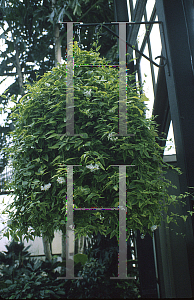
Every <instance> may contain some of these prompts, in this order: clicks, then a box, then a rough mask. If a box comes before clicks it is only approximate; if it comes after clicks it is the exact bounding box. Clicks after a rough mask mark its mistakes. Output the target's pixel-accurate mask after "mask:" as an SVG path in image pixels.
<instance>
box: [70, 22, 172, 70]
mask: <svg viewBox="0 0 194 300" xmlns="http://www.w3.org/2000/svg"><path fill="white" fill-rule="evenodd" d="M113 23H114V22H113ZM113 23H105V24H104V23H80V24H75V25H76V26H96V31H97V29H98V27H100V26H101V27H103V28H105V29H106V30H107V31H109V32H111V33H112V34H113V35H114V36H116V37H117V38H118V39H119V35H118V34H116V32H114V31H113V30H111V29H110V28H108V27H107V26H106V25H113ZM126 23H127V24H128V23H129V24H130V25H134V24H137V23H135V22H126ZM139 23H141V24H142V23H143V24H145V23H146V24H150V23H153V24H155V23H156V24H158V23H160V22H138V24H139ZM125 42H126V44H127V46H129V47H130V48H132V49H133V50H135V52H137V53H139V54H140V55H141V56H143V57H144V58H145V59H147V60H148V61H149V62H150V63H152V64H153V65H154V66H156V67H158V68H161V67H165V66H166V65H167V58H166V57H164V56H162V55H160V56H157V57H156V58H155V59H158V58H162V59H163V63H162V64H157V63H156V62H155V61H153V60H152V59H150V58H149V57H148V56H147V55H145V54H144V53H143V52H141V51H140V50H139V49H137V48H136V47H135V46H133V45H131V44H130V43H128V42H127V41H125Z"/></svg>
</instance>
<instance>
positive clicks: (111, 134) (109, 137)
mask: <svg viewBox="0 0 194 300" xmlns="http://www.w3.org/2000/svg"><path fill="white" fill-rule="evenodd" d="M113 134H114V132H111V133H109V134H108V140H111V141H116V140H118V137H114V136H113Z"/></svg>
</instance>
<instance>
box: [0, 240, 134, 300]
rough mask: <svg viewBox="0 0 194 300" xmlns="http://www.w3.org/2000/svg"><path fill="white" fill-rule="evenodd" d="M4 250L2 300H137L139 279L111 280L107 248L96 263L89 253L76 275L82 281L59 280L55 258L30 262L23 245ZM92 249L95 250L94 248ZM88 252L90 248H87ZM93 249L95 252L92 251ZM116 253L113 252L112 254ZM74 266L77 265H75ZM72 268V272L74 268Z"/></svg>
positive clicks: (0, 262)
mask: <svg viewBox="0 0 194 300" xmlns="http://www.w3.org/2000/svg"><path fill="white" fill-rule="evenodd" d="M6 247H7V251H5V253H0V296H2V297H3V299H61V298H63V299H64V298H65V299H85V298H91V297H92V298H97V299H99V298H103V299H114V298H117V299H118V298H120V299H125V298H137V297H139V286H138V280H128V281H125V280H118V281H116V282H115V280H110V276H111V275H112V273H110V272H107V269H106V267H107V266H108V269H110V267H111V264H112V259H110V260H109V261H108V260H107V259H106V256H107V255H108V256H109V258H111V255H110V251H109V250H110V249H111V248H110V249H107V248H106V247H105V248H106V249H104V254H105V255H104V259H103V260H102V259H101V260H99V261H97V260H96V258H92V256H91V253H90V257H89V258H88V260H87V261H86V262H85V263H84V265H83V266H81V267H80V268H79V269H78V272H77V273H76V275H78V276H82V277H83V279H75V280H64V279H63V280H62V279H57V277H59V276H60V273H59V271H58V267H60V265H61V263H60V262H59V261H57V259H53V260H52V261H43V260H38V259H36V260H35V259H33V258H31V257H30V253H29V252H28V249H27V248H24V245H23V244H22V243H16V242H11V243H10V245H8V246H6ZM93 248H95V247H93ZM90 250H91V248H90ZM93 250H97V253H98V248H95V249H93ZM114 252H115V251H114ZM76 265H77V264H76ZM76 265H75V269H76ZM62 275H63V274H62Z"/></svg>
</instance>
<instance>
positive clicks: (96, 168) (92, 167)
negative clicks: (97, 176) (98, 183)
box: [86, 164, 99, 172]
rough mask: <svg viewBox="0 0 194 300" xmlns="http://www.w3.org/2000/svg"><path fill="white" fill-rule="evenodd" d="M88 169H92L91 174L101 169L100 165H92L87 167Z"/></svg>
mask: <svg viewBox="0 0 194 300" xmlns="http://www.w3.org/2000/svg"><path fill="white" fill-rule="evenodd" d="M86 168H88V169H90V170H91V172H93V171H95V170H98V169H99V165H97V164H95V165H94V166H93V165H92V164H90V165H87V166H86Z"/></svg>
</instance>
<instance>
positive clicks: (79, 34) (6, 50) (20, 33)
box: [0, 0, 116, 101]
mask: <svg viewBox="0 0 194 300" xmlns="http://www.w3.org/2000/svg"><path fill="white" fill-rule="evenodd" d="M113 11H114V10H113V0H109V1H106V0H98V1H96V0H71V1H64V0H36V1H34V0H24V1H19V0H11V1H7V0H1V1H0V14H1V16H2V19H0V29H1V35H0V38H2V39H3V40H4V42H5V47H2V49H0V54H1V59H2V60H0V76H11V77H12V78H13V79H14V82H13V84H11V85H10V87H9V89H8V90H7V94H10V95H12V94H15V95H18V94H21V93H23V92H24V90H23V87H22V84H23V83H24V82H25V81H26V78H28V80H29V81H30V82H33V81H35V80H37V75H43V74H44V73H45V72H46V71H49V70H51V69H52V68H53V67H54V65H55V49H54V48H55V39H54V35H55V33H54V31H55V26H56V25H57V26H59V35H60V42H61V46H62V47H61V49H62V57H63V59H65V56H66V45H67V41H66V25H65V24H62V23H60V24H59V22H65V21H67V22H69V21H74V22H77V21H84V22H85V23H91V22H97V23H98V22H105V21H106V22H111V21H114V13H113ZM74 37H75V40H77V41H80V43H81V44H82V47H86V49H88V50H89V49H90V47H91V45H92V43H93V42H94V40H96V33H95V27H89V28H88V27H84V28H82V29H81V28H80V29H78V30H76V28H75V29H74ZM115 42H116V40H115V39H114V37H112V36H111V35H110V34H107V33H106V32H102V36H101V44H102V45H103V48H102V49H103V50H102V54H103V55H106V54H108V53H109V51H110V49H111V47H112V46H113V45H115ZM2 80H4V77H3V78H2ZM2 100H3V99H1V97H0V101H2Z"/></svg>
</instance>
